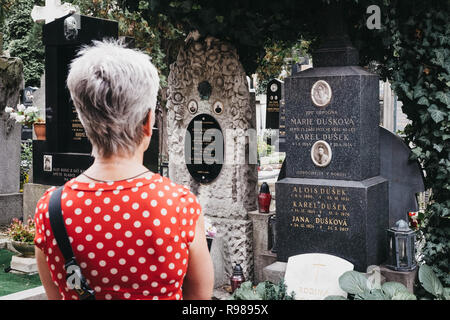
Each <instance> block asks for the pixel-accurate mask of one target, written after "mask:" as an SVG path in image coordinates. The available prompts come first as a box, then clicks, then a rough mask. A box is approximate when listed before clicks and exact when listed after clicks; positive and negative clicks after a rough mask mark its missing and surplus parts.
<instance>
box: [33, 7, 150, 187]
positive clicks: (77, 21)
mask: <svg viewBox="0 0 450 320" xmlns="http://www.w3.org/2000/svg"><path fill="white" fill-rule="evenodd" d="M118 32H119V31H118V23H117V22H116V21H110V20H105V19H98V18H92V17H87V16H83V15H78V14H72V15H67V16H65V17H62V18H59V19H56V20H55V21H53V22H50V23H48V24H45V25H44V26H43V43H44V45H45V108H46V109H45V110H46V140H45V141H41V140H34V141H33V182H34V183H41V184H47V185H62V184H64V183H65V182H66V181H68V180H70V179H72V178H74V177H76V176H78V175H79V174H80V173H81V172H83V171H84V170H86V169H87V168H88V167H89V166H90V165H91V164H92V162H93V160H94V158H93V157H92V156H91V155H90V152H91V149H92V146H91V144H90V142H89V140H88V138H87V137H86V133H85V131H84V129H83V126H82V125H81V122H80V120H79V119H78V116H77V113H76V110H75V107H74V105H73V103H72V101H71V99H70V93H69V90H68V89H67V86H66V80H67V76H68V72H69V65H70V62H71V61H72V60H73V59H74V58H75V56H76V54H77V52H78V50H79V49H80V47H81V46H82V45H88V44H91V43H92V41H93V40H103V39H105V38H110V39H117V38H118ZM157 134H158V132H157V130H154V133H153V139H152V143H151V145H150V147H149V149H148V150H147V152H146V153H145V154H144V164H146V165H147V167H149V169H150V170H153V171H157V170H158V135H157ZM150 150H151V151H150Z"/></svg>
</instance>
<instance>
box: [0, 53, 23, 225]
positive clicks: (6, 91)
mask: <svg viewBox="0 0 450 320" xmlns="http://www.w3.org/2000/svg"><path fill="white" fill-rule="evenodd" d="M22 82H23V64H22V60H20V59H19V58H8V57H5V56H1V55H0V150H1V151H0V225H6V224H9V223H11V220H12V219H13V218H19V217H21V216H22V194H21V193H19V188H20V136H21V125H20V124H17V123H16V121H15V120H13V119H10V117H9V114H8V113H6V112H5V107H7V106H8V107H14V108H15V107H16V105H17V104H18V103H19V95H20V90H21V89H22Z"/></svg>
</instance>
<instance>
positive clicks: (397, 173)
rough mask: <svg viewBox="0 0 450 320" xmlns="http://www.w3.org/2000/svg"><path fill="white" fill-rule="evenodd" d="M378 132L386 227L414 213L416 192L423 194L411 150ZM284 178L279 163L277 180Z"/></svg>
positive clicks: (388, 134)
mask: <svg viewBox="0 0 450 320" xmlns="http://www.w3.org/2000/svg"><path fill="white" fill-rule="evenodd" d="M379 130H380V175H381V176H382V177H383V178H386V179H387V180H388V181H389V226H394V225H395V223H396V222H397V221H398V220H405V221H408V212H411V211H418V210H419V205H418V203H417V193H420V192H424V191H425V186H424V177H423V171H422V170H421V168H420V164H419V163H418V162H417V161H411V160H410V159H409V156H410V154H411V149H410V148H409V147H408V146H407V145H406V143H405V142H404V141H403V140H402V139H401V138H400V137H399V136H397V135H396V134H394V133H392V132H390V131H389V130H387V129H385V128H383V127H379ZM284 178H286V160H284V161H283V165H282V166H281V170H280V173H279V175H278V178H277V181H280V180H282V179H284Z"/></svg>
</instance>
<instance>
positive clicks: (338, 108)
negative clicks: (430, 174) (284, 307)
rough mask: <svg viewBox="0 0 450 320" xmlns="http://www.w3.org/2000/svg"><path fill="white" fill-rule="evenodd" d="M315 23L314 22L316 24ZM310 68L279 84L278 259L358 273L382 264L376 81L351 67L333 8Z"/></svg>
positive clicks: (383, 212)
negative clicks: (329, 259)
mask: <svg viewBox="0 0 450 320" xmlns="http://www.w3.org/2000/svg"><path fill="white" fill-rule="evenodd" d="M318 18H319V17H318ZM320 19H322V20H323V21H326V22H327V30H326V31H325V33H324V34H325V35H326V37H325V39H324V41H323V42H322V43H323V44H322V46H321V47H319V49H317V50H316V51H315V52H314V53H313V64H314V68H311V69H307V70H305V71H302V72H299V73H296V74H294V75H292V76H291V77H288V78H287V79H285V83H284V85H285V105H286V111H285V112H286V177H285V178H284V179H282V180H280V181H278V182H277V183H276V195H277V201H276V217H277V221H276V228H277V260H278V261H287V260H288V259H289V257H291V256H294V255H297V254H304V253H326V254H331V255H335V256H337V257H340V258H343V259H345V260H347V261H349V262H351V263H352V264H353V265H354V266H355V270H357V271H365V270H366V268H367V266H369V265H378V264H380V263H382V262H383V261H384V260H385V257H386V229H387V228H388V219H389V196H388V181H387V180H386V179H385V178H383V177H381V176H380V146H379V129H378V124H379V102H378V92H379V89H378V86H379V81H378V77H377V76H376V75H374V74H371V73H369V72H367V71H366V70H365V69H363V68H361V67H358V63H359V59H358V52H357V51H356V49H355V48H354V47H353V46H352V45H351V43H350V41H349V38H348V36H347V35H346V32H345V28H344V21H343V18H342V14H341V13H340V8H339V7H337V6H336V5H329V6H327V10H326V11H325V12H324V16H323V17H321V18H320Z"/></svg>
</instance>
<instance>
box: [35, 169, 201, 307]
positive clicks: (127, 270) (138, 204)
mask: <svg viewBox="0 0 450 320" xmlns="http://www.w3.org/2000/svg"><path fill="white" fill-rule="evenodd" d="M53 190H55V188H54V187H53V188H50V189H49V190H47V191H46V193H45V194H44V195H43V196H42V198H41V199H40V200H39V202H38V204H37V207H36V214H35V222H36V237H35V240H34V242H35V244H36V246H37V247H39V248H40V249H41V250H43V252H44V253H45V255H46V259H47V263H48V267H49V269H50V272H51V276H52V280H53V282H54V283H55V284H56V285H57V286H58V288H59V291H60V293H61V295H62V297H63V299H64V300H72V299H78V296H77V295H76V292H75V291H74V290H71V289H69V288H68V287H67V284H66V280H65V279H66V273H65V270H64V259H63V256H62V254H61V251H60V250H59V248H58V245H57V244H56V240H55V239H54V237H53V233H52V230H51V227H50V221H49V214H48V203H49V200H50V196H51V194H52V191H53ZM61 198H62V200H61V208H62V212H63V218H64V221H65V225H66V229H67V234H68V236H69V240H70V242H71V245H72V249H73V252H74V254H75V258H76V260H77V262H78V264H79V265H80V267H81V270H82V272H83V275H84V276H85V277H86V279H87V281H88V283H89V285H90V286H91V288H92V289H94V290H95V297H96V299H97V300H102V299H107V300H109V299H133V300H138V299H142V300H143V299H146V300H149V299H155V300H156V299H176V300H180V299H182V290H181V287H182V285H183V278H184V276H185V274H186V270H187V264H188V256H189V245H190V243H191V242H192V241H193V239H194V236H195V226H196V222H197V219H198V217H199V215H200V212H201V207H200V205H199V203H198V201H197V198H196V197H195V195H193V194H192V193H191V192H190V191H189V190H188V189H187V188H186V187H183V186H180V185H177V184H175V183H173V182H171V181H170V180H169V179H168V178H165V177H161V176H160V175H159V174H153V175H152V176H150V177H145V178H137V179H132V180H123V181H118V182H108V183H87V182H78V181H75V179H72V180H70V181H69V182H67V183H66V184H65V187H64V190H63V192H62V196H61Z"/></svg>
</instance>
